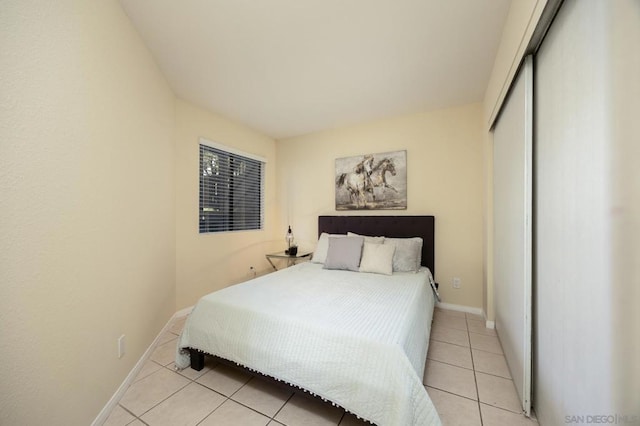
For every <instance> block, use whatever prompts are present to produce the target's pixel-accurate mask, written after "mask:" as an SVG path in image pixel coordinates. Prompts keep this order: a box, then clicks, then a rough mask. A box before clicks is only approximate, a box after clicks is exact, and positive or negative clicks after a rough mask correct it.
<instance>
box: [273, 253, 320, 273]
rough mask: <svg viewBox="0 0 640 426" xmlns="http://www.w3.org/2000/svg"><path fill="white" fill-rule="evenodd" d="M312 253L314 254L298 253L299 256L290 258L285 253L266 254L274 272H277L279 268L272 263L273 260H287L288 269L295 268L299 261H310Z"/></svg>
mask: <svg viewBox="0 0 640 426" xmlns="http://www.w3.org/2000/svg"><path fill="white" fill-rule="evenodd" d="M311 253H312V252H302V253H300V252H298V254H296V255H295V256H289V255H288V254H286V253H285V252H284V251H279V252H277V253H271V254H265V257H266V258H267V260H268V261H269V263H270V264H271V266H272V267H273V270H274V271H277V270H278V268H276V265H275V264H274V263H273V262H272V260H273V259H284V260H286V261H287V266H286V267H287V268H288V267H289V266H293V265H295V264H296V263H298V261H299V260H301V259H305V260H309V258H310V257H311Z"/></svg>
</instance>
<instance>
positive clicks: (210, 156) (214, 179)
mask: <svg viewBox="0 0 640 426" xmlns="http://www.w3.org/2000/svg"><path fill="white" fill-rule="evenodd" d="M264 167H265V163H264V161H260V160H258V159H256V158H250V157H248V156H244V155H241V154H239V153H237V152H230V151H227V150H225V149H223V148H220V147H212V146H209V145H205V144H202V143H201V144H200V207H199V223H200V224H199V228H200V229H199V232H200V233H201V234H202V233H209V232H227V231H246V230H255V229H262V227H263V222H264Z"/></svg>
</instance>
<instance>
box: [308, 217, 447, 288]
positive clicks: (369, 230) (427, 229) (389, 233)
mask: <svg viewBox="0 0 640 426" xmlns="http://www.w3.org/2000/svg"><path fill="white" fill-rule="evenodd" d="M323 232H326V233H328V234H346V233H347V232H355V233H356V234H361V235H370V236H380V235H382V236H385V237H395V238H408V237H420V238H422V240H423V243H422V265H423V266H426V267H427V268H429V269H430V270H431V273H432V274H433V276H434V278H435V276H436V268H435V266H436V265H435V255H434V251H435V239H434V237H435V234H434V232H435V217H434V216H318V236H320V234H322V233H323Z"/></svg>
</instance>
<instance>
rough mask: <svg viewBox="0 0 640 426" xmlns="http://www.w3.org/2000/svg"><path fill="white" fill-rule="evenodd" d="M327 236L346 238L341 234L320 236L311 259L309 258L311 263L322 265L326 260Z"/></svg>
mask: <svg viewBox="0 0 640 426" xmlns="http://www.w3.org/2000/svg"><path fill="white" fill-rule="evenodd" d="M329 236H331V237H338V238H339V237H346V235H343V234H327V233H326V232H323V233H322V234H320V238H318V244H316V249H315V251H314V252H313V257H312V258H311V262H312V263H324V262H325V261H326V260H327V251H328V250H329Z"/></svg>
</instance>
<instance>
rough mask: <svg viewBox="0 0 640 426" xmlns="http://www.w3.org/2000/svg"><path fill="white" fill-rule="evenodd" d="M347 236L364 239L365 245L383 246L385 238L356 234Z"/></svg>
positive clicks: (350, 233) (351, 233)
mask: <svg viewBox="0 0 640 426" xmlns="http://www.w3.org/2000/svg"><path fill="white" fill-rule="evenodd" d="M347 236H349V237H364V242H365V243H373V244H383V243H384V237H369V236H366V235H360V234H355V233H353V232H347Z"/></svg>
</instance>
